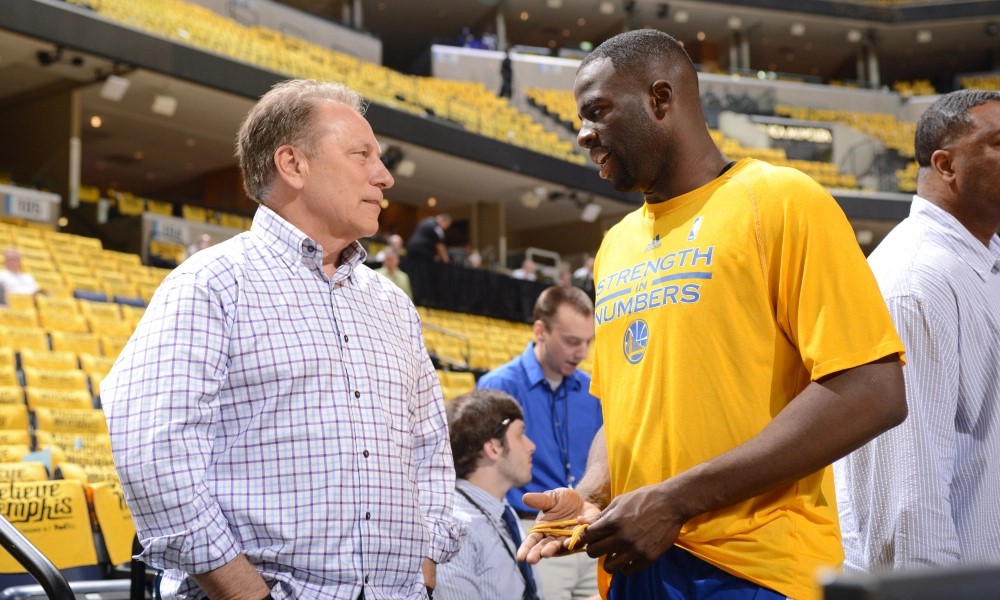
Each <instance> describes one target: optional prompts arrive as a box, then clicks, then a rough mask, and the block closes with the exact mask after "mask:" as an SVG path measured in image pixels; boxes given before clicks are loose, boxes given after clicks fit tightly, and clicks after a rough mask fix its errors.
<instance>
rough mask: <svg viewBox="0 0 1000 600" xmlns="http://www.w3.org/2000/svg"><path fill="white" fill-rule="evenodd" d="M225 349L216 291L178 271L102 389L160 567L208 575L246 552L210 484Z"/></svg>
mask: <svg viewBox="0 0 1000 600" xmlns="http://www.w3.org/2000/svg"><path fill="white" fill-rule="evenodd" d="M228 346H229V334H228V327H227V325H226V315H225V311H224V308H223V302H222V301H221V299H220V296H219V294H217V293H216V292H215V291H213V290H212V289H211V287H210V285H209V283H208V281H206V280H205V279H204V278H202V277H200V276H198V275H197V274H193V273H184V274H176V275H175V276H171V277H168V278H167V279H166V280H165V281H164V282H163V283H162V284H161V285H160V288H159V289H158V291H157V293H156V295H155V297H154V299H153V302H152V303H151V304H150V306H149V307H148V308H147V309H146V314H145V315H144V316H143V319H142V321H141V322H140V324H139V326H138V327H137V328H136V331H135V333H134V334H133V336H132V338H131V339H130V340H129V342H128V344H127V345H126V347H125V348H124V350H123V351H122V353H121V355H120V357H119V359H118V361H117V362H116V364H115V366H114V368H113V369H112V372H111V373H110V374H109V376H108V378H107V379H105V381H104V383H103V384H102V386H101V388H102V389H101V392H102V393H101V398H102V402H103V404H104V411H105V416H106V418H107V421H108V429H109V431H110V434H111V441H112V448H113V453H114V460H115V465H116V466H117V468H118V473H119V476H120V477H121V481H122V486H123V487H124V489H125V494H126V501H127V504H128V507H129V509H130V510H131V512H132V516H133V519H134V520H135V523H136V529H137V531H138V534H139V537H140V540H141V541H142V545H143V547H144V549H143V551H142V553H141V554H140V558H141V559H142V560H143V561H144V562H146V563H147V564H149V565H150V566H152V567H155V568H158V569H165V568H172V569H179V570H182V571H185V572H188V573H203V572H206V571H210V570H213V569H216V568H218V567H221V566H222V565H224V564H226V563H228V562H230V561H231V560H233V559H234V558H236V556H237V555H238V554H239V552H240V547H239V545H238V543H237V540H236V539H235V537H234V536H233V534H232V532H231V531H230V529H229V527H228V525H227V522H226V519H225V517H224V516H223V514H222V510H221V508H220V506H219V505H218V503H217V501H216V499H215V498H213V497H212V495H211V494H210V491H209V488H208V487H207V486H206V485H205V474H206V469H207V468H208V465H209V464H210V461H211V459H212V456H213V444H214V436H213V432H214V428H215V427H216V424H217V421H218V417H219V414H218V402H217V398H218V394H219V390H220V389H221V386H222V382H223V381H224V380H225V377H226V365H227V359H228V356H227V352H226V349H227V348H228Z"/></svg>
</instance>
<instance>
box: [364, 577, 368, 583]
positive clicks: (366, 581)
mask: <svg viewBox="0 0 1000 600" xmlns="http://www.w3.org/2000/svg"><path fill="white" fill-rule="evenodd" d="M365 583H368V576H367V575H365Z"/></svg>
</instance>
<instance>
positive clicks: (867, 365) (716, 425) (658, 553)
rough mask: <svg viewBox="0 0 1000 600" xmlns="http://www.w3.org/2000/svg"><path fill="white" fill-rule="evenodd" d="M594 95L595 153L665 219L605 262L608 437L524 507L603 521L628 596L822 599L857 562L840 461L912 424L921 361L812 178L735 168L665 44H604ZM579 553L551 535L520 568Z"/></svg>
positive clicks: (590, 106) (604, 550)
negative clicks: (909, 390) (909, 384)
mask: <svg viewBox="0 0 1000 600" xmlns="http://www.w3.org/2000/svg"><path fill="white" fill-rule="evenodd" d="M574 95H575V96H576V102H577V106H578V108H579V111H580V116H581V118H582V121H583V126H582V128H581V130H580V132H579V136H578V141H579V143H580V145H581V146H583V147H585V148H587V149H588V150H589V151H590V155H591V158H592V160H593V161H594V162H595V163H597V164H598V165H599V166H600V169H601V176H602V177H603V178H605V179H608V180H610V181H611V183H612V184H613V185H614V187H615V188H616V189H618V190H623V191H626V190H627V191H638V192H642V193H643V194H644V196H645V203H644V204H643V206H642V207H641V208H639V209H638V210H636V211H635V212H633V213H631V214H629V215H627V216H626V217H625V218H624V219H623V220H622V221H621V222H620V223H619V224H618V225H616V226H615V227H614V228H612V229H611V231H609V232H608V235H607V236H606V237H605V239H604V242H603V244H602V247H601V250H600V252H599V253H598V255H597V259H596V263H595V276H594V281H595V284H596V302H595V309H596V310H595V318H596V320H597V335H596V341H595V345H594V350H595V352H594V371H593V380H592V386H591V391H592V393H593V394H594V395H595V396H597V397H598V398H600V399H601V404H602V407H603V410H604V423H605V425H604V431H603V435H601V434H599V435H598V437H597V439H596V440H595V443H594V446H593V447H592V449H591V454H590V457H589V459H588V468H587V472H586V474H585V475H584V478H583V480H582V481H581V482H580V484H579V486H578V487H577V488H576V490H569V489H565V488H564V489H560V490H555V491H550V492H546V493H543V494H528V495H526V496H525V501H526V503H528V504H529V505H532V506H535V507H537V508H538V509H540V510H542V511H543V513H542V515H541V516H540V517H539V520H540V521H544V520H560V519H564V518H573V517H577V516H579V515H584V517H583V519H582V522H587V523H590V525H589V528H588V529H587V530H586V532H584V534H583V537H582V541H583V542H584V543H585V544H586V549H587V553H588V554H590V555H591V556H600V557H602V562H603V571H602V573H601V575H602V576H603V585H602V593H604V594H606V595H607V596H609V597H610V598H611V599H612V600H619V599H627V598H643V599H653V600H655V599H666V598H675V597H683V598H706V599H707V598H712V599H723V598H724V599H726V600H729V599H742V598H758V599H759V598H785V597H793V598H797V599H801V598H809V597H813V596H816V595H818V593H817V592H818V590H817V589H816V585H815V583H814V579H813V578H814V573H815V571H816V570H817V569H818V568H820V567H822V566H827V565H829V566H836V565H838V564H839V563H840V562H841V561H842V560H843V551H842V549H841V544H840V533H839V527H838V523H837V511H836V500H835V498H834V492H833V481H832V475H831V469H830V468H829V465H830V463H831V462H833V461H834V460H835V459H837V458H839V457H840V456H843V455H844V454H846V453H847V452H850V451H851V450H853V449H854V448H857V447H858V446H860V445H861V444H863V443H865V442H866V441H867V440H869V439H871V438H872V437H874V436H876V435H878V434H879V433H881V432H883V431H885V430H886V429H888V428H890V427H893V426H895V425H897V424H898V423H900V422H901V421H902V420H903V419H904V418H905V415H906V403H905V399H904V394H903V380H902V374H901V368H900V362H901V358H902V354H903V346H902V344H901V343H900V341H899V338H898V336H897V335H896V331H895V329H894V328H893V325H892V322H891V320H890V319H889V314H888V311H887V310H886V307H885V304H884V302H883V301H882V299H881V296H880V294H879V290H878V287H877V285H876V283H875V280H874V278H873V276H872V274H871V271H870V270H869V268H868V266H867V264H866V263H865V259H864V256H863V255H862V253H861V250H860V248H858V246H857V243H856V241H855V239H854V235H853V232H852V230H851V227H850V225H849V223H848V222H847V219H846V218H845V217H844V214H843V212H842V211H841V210H840V208H839V207H838V206H837V204H836V202H835V201H834V200H833V198H832V197H830V195H829V194H828V193H827V192H826V191H825V190H824V189H823V188H822V187H820V186H819V185H818V184H817V183H816V182H815V181H813V180H812V179H810V178H809V177H807V176H805V175H803V174H802V173H800V172H798V171H795V170H793V169H788V168H781V167H775V166H772V165H769V164H767V163H763V162H760V161H756V160H751V159H744V160H741V161H738V162H736V161H733V162H729V161H728V159H727V158H726V157H725V156H723V155H722V153H721V152H720V151H719V150H718V148H717V147H716V146H715V144H714V142H713V141H712V138H711V137H710V136H709V134H708V131H707V128H706V127H705V119H704V115H703V113H702V108H701V103H700V99H699V95H698V79H697V74H696V72H695V69H694V66H693V64H692V63H691V60H690V58H689V57H688V56H687V54H686V53H685V52H684V49H683V48H682V47H681V46H680V45H679V44H678V43H677V41H676V40H674V39H673V38H672V37H670V36H669V35H667V34H665V33H662V32H659V31H655V30H648V29H646V30H638V31H632V32H628V33H624V34H621V35H618V36H615V37H614V38H612V39H610V40H608V41H607V42H605V43H604V44H602V45H601V46H600V47H598V48H597V49H596V50H595V51H594V52H593V53H592V54H591V55H590V56H588V57H587V58H586V59H585V60H584V61H583V63H582V65H581V66H580V70H579V72H578V73H577V79H576V85H575V88H574ZM566 546H568V540H567V538H564V537H552V536H550V537H543V535H542V534H539V533H535V534H532V535H530V536H528V538H527V539H526V540H525V543H524V544H523V545H522V547H521V549H520V556H521V557H524V558H527V559H528V560H529V562H536V561H538V560H540V559H541V558H542V557H547V556H552V555H555V554H557V553H560V552H563V551H565V547H566ZM608 574H610V575H611V576H612V578H611V580H610V582H609V581H608ZM609 586H610V588H609Z"/></svg>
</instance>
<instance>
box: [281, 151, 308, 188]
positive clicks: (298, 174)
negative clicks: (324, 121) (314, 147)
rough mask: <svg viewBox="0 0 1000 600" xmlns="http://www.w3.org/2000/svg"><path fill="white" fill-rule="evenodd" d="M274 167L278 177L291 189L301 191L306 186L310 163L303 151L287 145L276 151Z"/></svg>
mask: <svg viewBox="0 0 1000 600" xmlns="http://www.w3.org/2000/svg"><path fill="white" fill-rule="evenodd" d="M274 167H275V170H277V172H278V176H279V177H281V179H282V180H284V182H285V183H286V184H288V186H289V187H291V188H293V189H296V190H300V189H302V187H303V186H304V185H305V182H306V175H308V173H309V162H308V160H307V159H306V156H305V154H303V153H302V151H301V150H299V149H298V148H296V147H295V146H292V145H291V144H285V145H284V146H281V147H279V148H278V149H277V150H275V151H274Z"/></svg>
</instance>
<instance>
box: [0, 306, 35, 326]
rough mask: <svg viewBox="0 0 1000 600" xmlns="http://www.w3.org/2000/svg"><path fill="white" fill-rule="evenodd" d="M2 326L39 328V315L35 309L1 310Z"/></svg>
mask: <svg viewBox="0 0 1000 600" xmlns="http://www.w3.org/2000/svg"><path fill="white" fill-rule="evenodd" d="M0 325H3V326H6V327H38V315H37V314H36V313H35V310H34V309H31V310H17V309H13V308H0Z"/></svg>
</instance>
